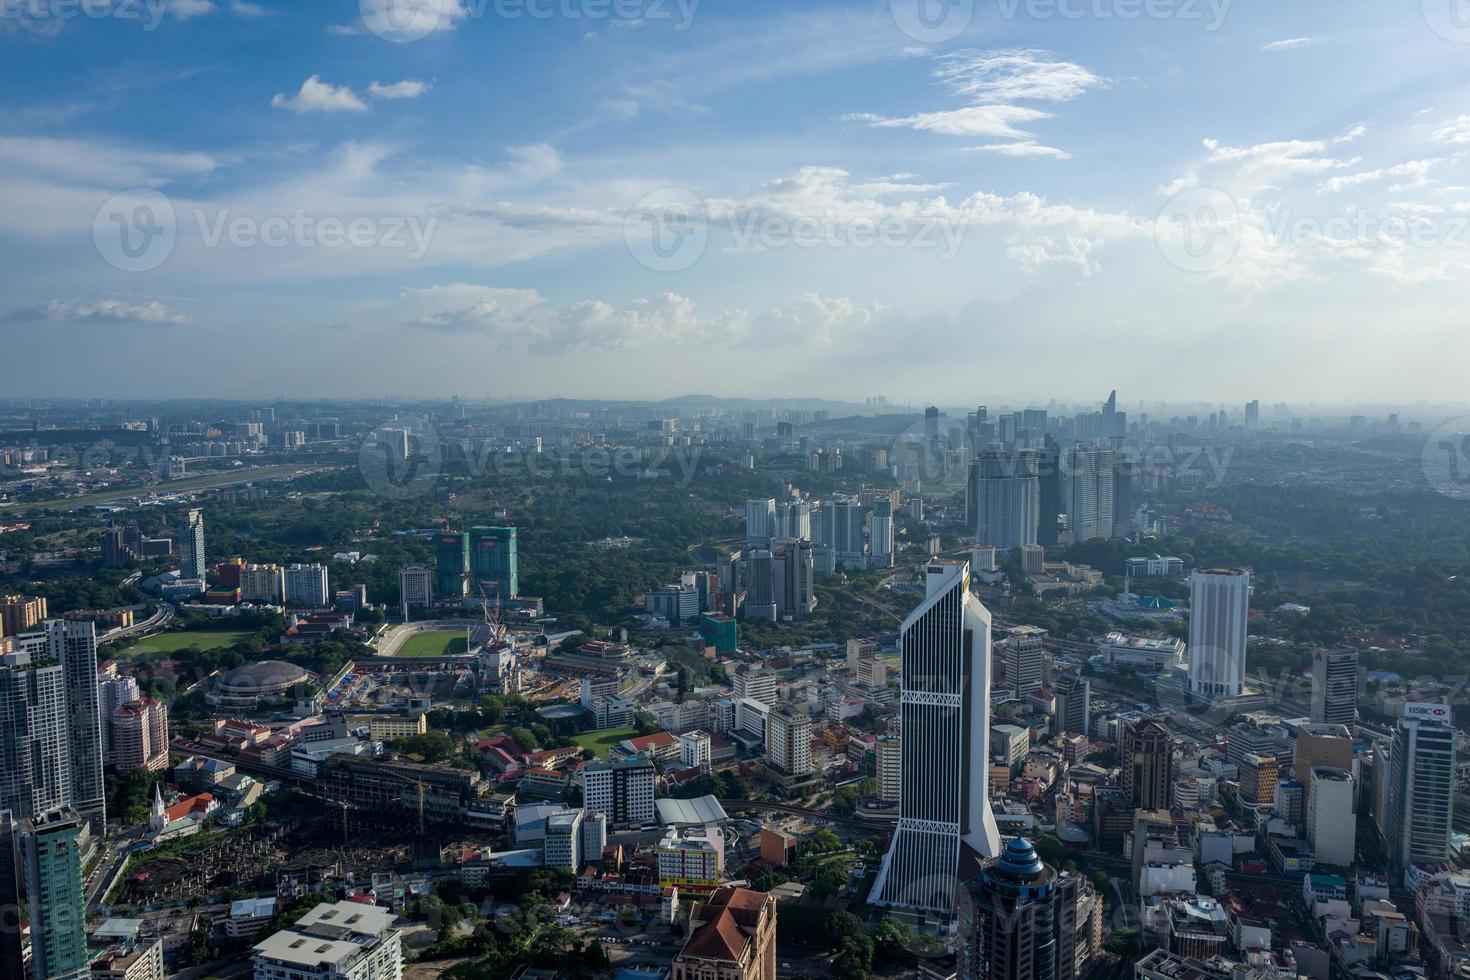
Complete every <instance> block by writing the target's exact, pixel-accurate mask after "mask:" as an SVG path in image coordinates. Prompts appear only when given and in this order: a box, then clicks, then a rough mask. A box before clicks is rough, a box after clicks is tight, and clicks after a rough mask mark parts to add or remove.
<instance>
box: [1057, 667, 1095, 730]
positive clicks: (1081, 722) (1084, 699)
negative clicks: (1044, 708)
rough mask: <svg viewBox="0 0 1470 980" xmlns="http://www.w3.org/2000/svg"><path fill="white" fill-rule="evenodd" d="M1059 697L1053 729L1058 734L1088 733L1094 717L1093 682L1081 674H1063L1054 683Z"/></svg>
mask: <svg viewBox="0 0 1470 980" xmlns="http://www.w3.org/2000/svg"><path fill="white" fill-rule="evenodd" d="M1052 692H1053V693H1054V694H1055V695H1056V699H1057V713H1056V718H1055V719H1054V721H1053V725H1052V727H1053V729H1054V730H1055V731H1056V732H1057V734H1066V735H1086V734H1087V727H1088V724H1089V723H1090V721H1091V718H1092V682H1091V681H1089V680H1088V679H1087V678H1085V677H1083V676H1082V675H1081V674H1063V675H1062V676H1061V677H1058V678H1057V679H1056V681H1055V682H1054V683H1053V684H1052Z"/></svg>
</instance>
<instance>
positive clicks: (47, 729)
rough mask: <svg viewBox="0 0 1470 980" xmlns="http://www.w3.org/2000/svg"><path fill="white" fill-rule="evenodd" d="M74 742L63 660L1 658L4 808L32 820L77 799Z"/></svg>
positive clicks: (0, 793)
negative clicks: (73, 794)
mask: <svg viewBox="0 0 1470 980" xmlns="http://www.w3.org/2000/svg"><path fill="white" fill-rule="evenodd" d="M71 792H72V779H71V740H70V738H69V737H68V732H67V711H66V677H65V674H64V673H63V671H62V667H61V664H60V663H58V662H56V661H52V660H40V661H35V662H33V661H32V660H31V657H30V655H29V654H26V653H10V654H6V655H4V656H3V657H0V810H9V811H11V812H12V813H13V814H14V816H15V819H16V820H30V819H32V818H34V817H38V816H40V815H41V814H43V813H46V812H47V811H49V810H53V809H55V808H56V807H59V806H64V805H65V804H66V803H67V802H68V801H69V800H70V799H71Z"/></svg>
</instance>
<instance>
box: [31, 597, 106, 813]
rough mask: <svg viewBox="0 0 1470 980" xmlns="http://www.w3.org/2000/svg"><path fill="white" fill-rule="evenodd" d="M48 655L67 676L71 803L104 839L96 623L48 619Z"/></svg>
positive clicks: (104, 803)
mask: <svg viewBox="0 0 1470 980" xmlns="http://www.w3.org/2000/svg"><path fill="white" fill-rule="evenodd" d="M46 655H47V656H48V657H49V658H50V659H52V660H54V661H56V662H57V663H59V664H61V668H62V674H63V676H64V677H65V679H66V716H67V732H66V738H67V742H68V744H69V746H70V755H71V796H70V799H69V800H68V802H69V803H70V804H71V806H72V808H73V809H74V810H75V811H76V813H77V815H78V816H80V817H82V818H83V819H85V820H87V821H88V822H89V823H90V824H91V826H92V832H93V833H94V834H95V835H97V836H98V837H101V836H102V834H103V831H104V830H105V829H106V826H107V787H106V785H105V784H104V783H103V780H102V711H101V706H100V705H99V703H98V695H97V626H96V624H95V623H93V622H92V621H91V620H90V619H86V620H70V619H51V620H47V622H46Z"/></svg>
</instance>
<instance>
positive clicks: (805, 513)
mask: <svg viewBox="0 0 1470 980" xmlns="http://www.w3.org/2000/svg"><path fill="white" fill-rule="evenodd" d="M772 537H777V538H794V539H796V540H798V541H810V540H811V539H812V505H811V504H810V503H808V502H807V501H805V500H787V501H782V502H781V503H779V504H777V505H776V530H775V532H774V533H773V534H772Z"/></svg>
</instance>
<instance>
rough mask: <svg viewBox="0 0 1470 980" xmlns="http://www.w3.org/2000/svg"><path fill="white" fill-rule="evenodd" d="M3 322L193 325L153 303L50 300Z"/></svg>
mask: <svg viewBox="0 0 1470 980" xmlns="http://www.w3.org/2000/svg"><path fill="white" fill-rule="evenodd" d="M4 319H6V320H8V321H12V322H36V321H55V322H72V323H150V324H159V325H164V326H185V325H188V324H190V323H193V322H194V321H193V320H192V319H191V318H190V317H187V316H184V315H182V314H175V313H171V312H169V309H168V307H166V306H165V305H164V304H162V303H160V302H159V301H158V300H156V299H155V300H146V301H144V302H131V301H128V300H121V299H99V300H93V301H80V300H72V301H62V300H59V299H54V300H52V301H51V302H49V303H46V304H45V305H44V306H37V307H32V308H30V309H25V310H16V311H14V312H13V313H9V314H6V316H5V317H4Z"/></svg>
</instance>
